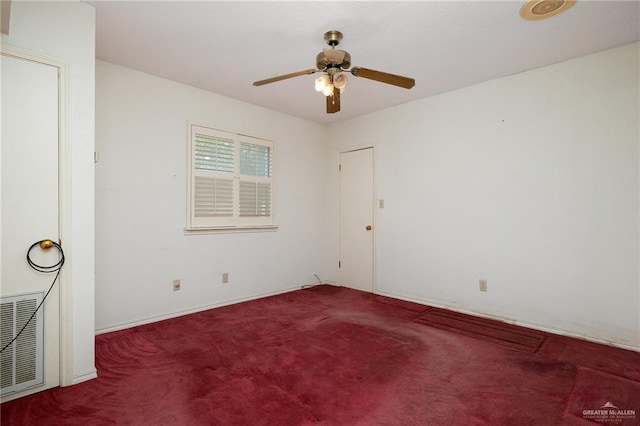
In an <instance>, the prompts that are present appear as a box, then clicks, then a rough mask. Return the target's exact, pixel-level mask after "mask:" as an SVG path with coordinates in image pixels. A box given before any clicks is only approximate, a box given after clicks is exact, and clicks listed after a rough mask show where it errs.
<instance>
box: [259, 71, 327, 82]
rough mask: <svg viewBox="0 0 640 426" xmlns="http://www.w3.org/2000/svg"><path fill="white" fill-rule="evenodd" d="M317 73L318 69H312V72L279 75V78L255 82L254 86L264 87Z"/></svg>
mask: <svg viewBox="0 0 640 426" xmlns="http://www.w3.org/2000/svg"><path fill="white" fill-rule="evenodd" d="M317 71H318V70H316V69H311V70H304V71H298V72H292V73H291V74H284V75H279V76H277V77H271V78H267V79H265V80H260V81H254V82H253V85H254V86H262V85H263V84H269V83H275V82H276V81H280V80H286V79H288V78H293V77H298V76H301V75H308V74H313V73H314V72H317Z"/></svg>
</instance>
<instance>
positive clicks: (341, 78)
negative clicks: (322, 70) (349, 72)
mask: <svg viewBox="0 0 640 426" xmlns="http://www.w3.org/2000/svg"><path fill="white" fill-rule="evenodd" d="M333 85H334V86H335V87H336V89H339V90H340V92H343V91H344V89H345V88H346V87H347V76H346V75H345V74H342V73H340V74H338V75H336V76H335V77H334V78H333Z"/></svg>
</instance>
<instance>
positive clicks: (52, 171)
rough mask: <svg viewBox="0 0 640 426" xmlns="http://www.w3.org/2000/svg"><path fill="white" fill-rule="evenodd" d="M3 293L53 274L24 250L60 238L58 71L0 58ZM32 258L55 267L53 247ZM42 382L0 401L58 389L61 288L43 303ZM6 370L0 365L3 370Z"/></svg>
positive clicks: (42, 282) (45, 283)
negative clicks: (28, 257)
mask: <svg viewBox="0 0 640 426" xmlns="http://www.w3.org/2000/svg"><path fill="white" fill-rule="evenodd" d="M0 57H1V61H2V62H1V63H0V73H1V80H2V85H1V91H0V95H1V99H2V114H1V115H2V120H1V122H0V123H1V126H2V129H1V136H2V137H1V139H0V148H1V149H0V152H1V154H0V155H1V157H0V160H1V161H0V162H1V165H2V169H1V181H0V184H1V185H0V188H1V192H0V200H1V204H0V207H1V209H0V211H1V220H0V224H1V226H0V241H1V244H0V247H1V248H0V258H1V266H2V269H1V270H0V295H1V296H2V297H3V298H4V297H8V296H14V295H22V294H27V293H33V292H43V293H44V292H46V291H47V289H48V288H49V286H50V285H51V282H52V281H53V278H54V276H55V275H54V274H43V273H39V272H36V271H34V270H33V269H31V268H30V267H29V265H28V264H27V262H26V258H25V256H26V253H27V250H28V249H29V247H30V246H31V245H32V244H33V243H34V242H36V241H39V240H42V239H51V240H53V241H58V239H59V227H58V213H59V210H58V120H59V119H58V68H57V67H53V66H50V65H45V64H42V63H39V62H34V61H30V60H26V59H21V58H16V57H13V56H7V55H4V54H3V55H0ZM33 260H34V261H35V262H36V263H38V264H41V265H52V264H55V263H56V262H57V260H58V255H57V251H55V249H52V250H49V251H44V250H41V249H40V248H39V247H38V248H36V249H35V250H33ZM41 309H43V314H44V315H43V320H44V374H43V383H41V384H35V385H34V386H33V387H31V388H30V389H26V390H24V391H20V392H18V395H15V394H14V395H7V396H5V397H4V398H3V400H7V399H13V398H14V397H17V396H23V395H26V394H29V393H33V392H38V391H41V390H44V389H47V388H50V387H54V386H58V385H59V381H60V374H59V368H60V349H59V348H60V331H59V329H60V328H59V327H60V313H59V312H60V302H59V283H57V284H56V286H55V287H54V288H53V290H52V291H51V293H50V294H49V296H48V298H47V299H46V301H45V303H44V305H43V308H41ZM3 368H4V367H3Z"/></svg>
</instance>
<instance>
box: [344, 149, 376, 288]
mask: <svg viewBox="0 0 640 426" xmlns="http://www.w3.org/2000/svg"><path fill="white" fill-rule="evenodd" d="M365 149H371V156H372V157H373V165H372V166H373V168H372V176H371V179H372V182H371V183H372V185H373V204H372V205H371V210H372V216H371V217H372V218H373V223H372V225H373V242H372V244H373V248H372V252H371V256H372V257H373V259H371V262H372V269H373V271H372V274H373V276H372V280H373V283H372V286H373V290H372V294H378V280H377V275H378V274H377V268H376V263H377V262H376V235H377V232H376V231H377V229H378V223H377V222H378V221H377V219H378V213H377V211H376V210H377V209H376V208H375V205H376V196H377V194H378V192H377V189H376V164H377V161H376V149H375V145H374V144H363V145H353V146H349V147H345V148H343V149H340V150H338V155H337V156H336V169H335V170H336V172H337V177H338V179H337V187H338V192H337V194H338V203H337V214H338V238H337V241H336V245H337V250H336V251H337V253H338V259H336V267H337V268H336V269H337V274H336V277H337V284H338V285H339V284H340V268H339V267H338V262H339V261H340V258H341V253H340V237H341V235H342V217H341V215H340V191H341V190H342V188H341V185H340V171H339V168H340V158H341V155H342V154H347V153H349V152H354V151H362V150H365Z"/></svg>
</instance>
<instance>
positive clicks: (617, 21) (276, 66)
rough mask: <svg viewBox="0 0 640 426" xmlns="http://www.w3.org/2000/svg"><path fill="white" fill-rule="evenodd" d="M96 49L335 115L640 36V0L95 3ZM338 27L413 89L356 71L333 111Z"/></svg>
mask: <svg viewBox="0 0 640 426" xmlns="http://www.w3.org/2000/svg"><path fill="white" fill-rule="evenodd" d="M89 3H90V4H92V5H94V6H95V8H96V15H97V36H96V37H97V41H96V56H97V58H98V59H102V60H105V61H108V62H112V63H116V64H121V65H124V66H126V67H130V68H133V69H136V70H139V71H143V72H146V73H150V74H154V75H157V76H160V77H164V78H168V79H170V80H174V81H178V82H181V83H185V84H188V85H191V86H195V87H199V88H202V89H206V90H209V91H211V92H215V93H218V94H221V95H224V96H228V97H231V98H235V99H239V100H241V101H245V102H249V103H251V104H255V105H259V106H263V107H265V108H269V109H272V110H276V111H281V112H283V113H286V114H290V115H294V116H299V117H304V118H308V119H310V120H314V121H316V122H319V123H329V122H334V121H339V120H345V119H348V118H352V117H356V116H359V115H362V114H366V113H370V112H373V111H377V110H380V109H383V108H388V107H391V106H394V105H398V104H403V103H406V102H411V101H414V100H417V99H421V98H425V97H428V96H432V95H435V94H438V93H443V92H447V91H451V90H455V89H458V88H461V87H465V86H469V85H472V84H475V83H479V82H482V81H486V80H490V79H494V78H498V77H503V76H506V75H511V74H515V73H519V72H522V71H525V70H529V69H533V68H538V67H542V66H545V65H549V64H553V63H556V62H560V61H563V60H566V59H570V58H575V57H578V56H583V55H586V54H589V53H593V52H597V51H600V50H604V49H608V48H611V47H615V46H619V45H622V44H626V43H630V42H632V41H636V40H638V39H639V38H640V8H639V4H640V3H639V2H638V1H598V2H596V1H587V0H578V2H577V3H576V4H575V6H573V7H572V8H570V9H569V10H568V11H567V12H565V13H564V14H561V15H558V16H556V17H553V18H549V19H545V20H541V21H525V20H523V19H521V18H520V16H519V10H520V8H521V7H522V6H523V4H524V3H525V1H524V0H522V1H500V2H487V1H478V0H476V1H420V2H418V1H411V2H404V1H386V2H369V1H356V2H350V1H349V2H347V1H344V2H273V1H266V2H217V1H216V2H214V1H199V2H191V1H172V2H166V1H141V2H133V1H126V2H120V1H91V2H89ZM333 29H335V30H339V31H341V32H342V33H343V34H344V39H343V41H342V43H341V44H340V46H339V48H341V49H343V50H346V51H348V52H349V53H351V58H352V65H359V66H362V67H366V68H372V69H375V70H379V71H386V72H390V73H394V74H400V75H404V76H409V77H413V78H415V80H416V86H415V87H414V88H413V89H411V90H406V89H401V88H397V87H394V86H388V85H385V84H382V83H378V82H375V81H372V80H366V79H363V78H356V77H351V78H350V81H349V86H348V89H347V91H345V93H344V94H343V96H342V102H341V103H342V111H340V112H338V113H337V114H331V115H329V114H326V112H325V101H324V97H323V96H322V94H320V93H317V92H315V90H314V87H313V86H314V79H315V76H314V75H306V76H302V77H297V78H294V79H289V80H284V81H280V82H277V83H273V84H269V85H266V86H261V87H254V86H253V85H252V83H253V82H254V81H256V80H262V79H265V78H269V77H273V76H277V75H280V74H287V73H290V72H294V71H301V70H305V69H310V68H314V67H315V57H316V54H317V53H319V52H320V51H321V50H322V49H323V48H325V47H327V46H326V44H325V42H324V40H323V35H324V33H325V32H326V31H328V30H333Z"/></svg>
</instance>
